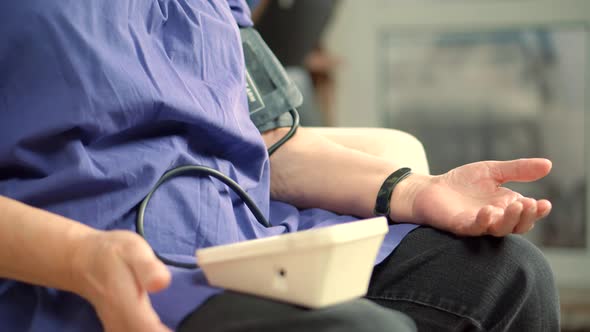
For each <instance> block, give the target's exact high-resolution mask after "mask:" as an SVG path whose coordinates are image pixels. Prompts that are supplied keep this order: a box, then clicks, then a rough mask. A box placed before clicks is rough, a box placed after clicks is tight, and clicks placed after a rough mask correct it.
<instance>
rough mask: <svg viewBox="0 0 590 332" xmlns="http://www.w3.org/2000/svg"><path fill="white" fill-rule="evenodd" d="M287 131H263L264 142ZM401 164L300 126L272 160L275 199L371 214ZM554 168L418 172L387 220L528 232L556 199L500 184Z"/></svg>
mask: <svg viewBox="0 0 590 332" xmlns="http://www.w3.org/2000/svg"><path fill="white" fill-rule="evenodd" d="M286 130H287V129H284V128H281V129H275V130H273V131H269V132H266V133H265V134H264V135H263V137H264V139H265V142H266V144H267V146H268V145H270V144H272V143H274V142H276V141H277V140H278V139H279V138H280V137H282V136H283V135H284V134H285V132H286ZM403 166H405V165H403V164H400V163H399V162H397V161H396V160H391V159H387V158H382V157H378V156H375V155H372V154H369V153H366V152H362V151H358V150H356V149H352V148H349V147H346V146H344V145H342V144H338V143H337V142H335V139H334V138H332V139H328V138H326V137H323V136H321V135H318V134H317V132H314V131H313V130H308V129H306V128H300V129H299V130H298V132H297V134H296V135H295V136H294V137H293V138H292V139H291V140H289V141H288V142H287V143H286V144H285V145H284V146H283V147H281V148H280V149H279V150H278V151H277V152H275V154H273V156H272V157H271V196H272V197H273V198H274V199H277V200H282V201H285V202H289V203H291V204H294V205H295V206H298V207H300V208H307V207H319V208H324V209H328V210H331V211H335V212H338V213H342V214H352V215H356V216H359V217H371V216H372V213H373V212H372V211H373V208H374V204H375V198H376V196H377V192H378V190H379V188H380V186H381V184H382V183H383V181H384V180H385V178H387V176H388V175H389V174H391V173H392V172H393V171H395V170H396V169H398V168H400V167H403ZM550 170H551V162H550V161H549V160H546V159H540V158H534V159H518V160H511V161H482V162H478V163H473V164H468V165H464V166H461V167H458V168H455V169H453V170H450V171H449V172H447V173H445V174H442V175H438V176H432V175H428V174H419V173H416V174H413V175H411V176H409V177H408V178H407V179H405V180H404V181H402V182H400V183H399V184H398V186H396V188H395V190H394V191H393V195H392V198H391V215H390V217H391V218H392V219H393V220H397V221H406V222H413V223H417V224H423V225H429V226H432V227H435V228H438V229H442V230H446V231H449V232H452V233H455V234H458V235H467V236H477V235H484V234H490V235H494V236H504V235H507V234H510V233H525V232H527V231H529V230H530V229H531V228H532V227H533V226H534V223H535V222H536V221H538V220H539V219H541V218H543V217H545V216H546V215H547V214H549V212H550V210H551V203H550V202H549V201H547V200H544V199H542V200H537V199H533V198H527V197H523V196H522V195H520V194H519V193H517V192H514V191H512V190H509V189H507V188H505V187H502V184H504V183H507V182H512V181H516V182H528V181H534V180H537V179H540V178H542V177H544V176H545V175H547V174H548V173H549V171H550Z"/></svg>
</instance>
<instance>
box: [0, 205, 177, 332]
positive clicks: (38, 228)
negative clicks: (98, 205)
mask: <svg viewBox="0 0 590 332" xmlns="http://www.w3.org/2000/svg"><path fill="white" fill-rule="evenodd" d="M0 211H1V212H0V277H2V278H9V279H15V280H20V281H24V282H28V283H31V284H35V285H41V286H46V287H52V288H57V289H62V290H67V291H70V292H74V293H76V294H79V295H80V296H82V297H84V298H86V299H87V300H88V301H89V302H90V303H91V304H92V305H93V306H94V308H95V309H96V312H97V314H98V316H99V318H100V319H101V321H102V323H103V327H104V329H105V330H106V331H153V332H162V331H169V329H168V328H166V327H165V326H164V325H163V324H162V323H161V322H160V320H159V318H158V316H157V314H156V313H155V312H154V310H153V309H152V306H151V304H150V302H149V298H148V292H155V291H158V290H161V289H163V288H165V287H166V286H167V285H168V284H169V282H170V273H169V271H168V270H167V269H166V267H165V266H164V265H163V264H162V263H161V262H160V261H159V260H158V259H157V258H156V257H155V256H154V254H153V252H152V250H151V249H150V247H149V245H148V244H147V243H146V242H145V241H144V240H143V239H142V238H141V237H140V236H139V235H137V234H134V233H131V232H128V231H109V232H105V231H99V230H96V229H93V228H90V227H88V226H86V225H84V224H81V223H79V222H76V221H73V220H70V219H67V218H64V217H61V216H59V215H56V214H53V213H49V212H47V211H43V210H40V209H37V208H34V207H31V206H28V205H25V204H22V203H20V202H17V201H15V200H12V199H9V198H6V197H2V196H0Z"/></svg>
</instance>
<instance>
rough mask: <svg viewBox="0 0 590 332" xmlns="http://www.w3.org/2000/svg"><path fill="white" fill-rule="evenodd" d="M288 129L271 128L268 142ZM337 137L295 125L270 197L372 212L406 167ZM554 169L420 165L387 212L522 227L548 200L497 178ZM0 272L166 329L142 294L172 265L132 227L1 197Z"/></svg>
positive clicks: (121, 323)
mask: <svg viewBox="0 0 590 332" xmlns="http://www.w3.org/2000/svg"><path fill="white" fill-rule="evenodd" d="M284 133H285V130H282V129H279V130H274V131H271V132H267V133H266V134H265V135H264V139H265V142H266V144H267V145H270V144H272V143H273V142H275V141H276V140H278V139H279V138H280V137H282V136H283V135H284ZM337 141H338V137H337V136H332V137H331V138H330V139H328V138H326V137H324V136H321V135H318V134H317V133H314V132H313V131H312V130H307V129H305V128H301V129H300V130H299V131H298V133H297V134H296V135H295V137H294V138H293V139H291V140H290V141H288V142H287V143H286V144H285V145H284V146H283V147H281V148H280V149H279V150H278V151H277V152H276V153H275V154H274V155H273V156H272V158H271V195H272V196H273V198H275V199H279V200H283V201H286V202H290V203H292V204H294V205H296V206H298V207H321V208H325V209H329V210H333V211H336V212H339V213H343V214H352V215H357V216H360V217H370V216H372V210H373V207H374V203H375V197H376V194H377V191H378V189H379V187H380V186H381V183H382V182H383V180H384V179H385V178H386V177H387V176H388V175H389V174H390V173H391V172H393V171H394V170H396V169H397V168H399V167H402V166H405V165H403V164H401V163H400V162H399V161H397V162H396V161H395V160H391V159H389V158H383V157H380V156H375V155H373V154H370V153H367V152H363V151H358V150H356V149H352V148H350V147H347V146H345V145H342V144H338V143H337ZM350 142H351V141H349V144H351V143H350ZM345 144H346V142H345ZM361 150H362V149H361ZM369 152H371V151H370V150H369ZM375 154H379V153H375ZM550 168H551V163H550V162H549V161H548V160H545V159H522V160H514V161H507V162H496V161H488V162H480V163H474V164H469V165H465V166H462V167H459V168H456V169H454V170H451V171H449V172H448V173H445V174H443V175H439V176H431V175H428V174H420V173H416V174H413V175H411V176H410V177H408V178H407V179H406V180H404V181H402V182H401V183H400V184H399V185H398V186H397V187H396V189H395V190H394V192H393V196H392V200H391V207H392V213H391V217H392V218H393V219H394V220H403V221H411V222H415V223H419V224H425V225H430V226H433V227H436V228H440V229H444V230H447V231H450V232H453V233H456V234H461V235H482V234H492V235H495V236H503V235H506V234H509V233H524V232H526V231H528V230H529V229H531V228H532V227H533V225H534V223H535V222H536V221H537V220H539V219H540V218H542V217H544V216H546V215H547V214H548V213H549V211H550V210H551V204H550V203H549V202H548V201H546V200H535V199H532V198H525V197H522V196H521V195H520V194H518V193H515V192H513V191H510V190H508V189H506V188H503V187H501V184H503V183H505V182H508V181H533V180H536V179H538V178H541V177H543V176H545V175H546V174H547V173H548V172H549V170H550ZM0 277H3V278H10V279H15V280H20V281H24V282H28V283H31V284H36V285H41V286H46V287H53V288H58V289H63V290H67V291H71V292H74V293H77V294H79V295H80V296H82V297H84V298H86V299H87V300H88V301H89V302H90V303H91V304H92V305H93V306H94V308H95V309H96V312H97V314H98V316H99V318H100V319H101V322H102V323H103V327H104V329H105V330H106V331H109V332H113V331H148V332H150V331H154V332H156V331H169V330H168V329H167V328H166V327H165V326H164V325H163V324H162V323H161V322H160V320H159V318H158V316H157V314H156V313H155V311H154V310H153V308H152V306H151V304H150V302H149V297H148V293H150V292H156V291H159V290H161V289H164V288H165V287H167V285H168V284H169V283H170V273H169V271H168V270H167V269H166V267H165V266H164V265H163V264H162V263H161V262H160V261H159V260H158V259H157V258H156V257H155V256H154V254H153V251H152V250H151V248H150V247H149V245H148V244H147V243H146V242H145V241H144V240H143V239H142V238H141V237H140V236H138V235H137V234H134V233H132V232H128V231H99V230H95V229H92V228H90V227H88V226H85V225H83V224H81V223H79V222H77V221H74V220H71V219H67V218H64V217H61V216H58V215H55V214H53V213H50V212H47V211H43V210H40V209H36V208H34V207H31V206H27V205H25V204H22V203H20V202H17V201H14V200H12V199H9V198H6V197H1V196H0Z"/></svg>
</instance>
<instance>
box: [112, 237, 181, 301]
mask: <svg viewBox="0 0 590 332" xmlns="http://www.w3.org/2000/svg"><path fill="white" fill-rule="evenodd" d="M122 256H123V259H124V260H125V262H126V263H127V264H128V266H129V268H130V269H131V270H132V271H133V273H134V275H135V278H136V279H137V281H138V282H139V283H140V285H141V286H142V287H143V288H144V289H145V290H147V291H148V292H157V291H159V290H162V289H164V288H166V287H168V285H169V284H170V280H171V276H170V271H169V270H168V268H166V265H164V263H162V262H161V261H160V260H159V259H158V258H157V257H156V255H155V254H154V252H153V250H152V249H151V248H150V246H149V245H148V244H147V243H146V242H145V240H143V239H142V238H140V237H137V239H134V240H133V241H131V242H130V243H128V244H127V246H126V248H125V252H124V253H122Z"/></svg>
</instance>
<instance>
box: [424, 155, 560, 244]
mask: <svg viewBox="0 0 590 332" xmlns="http://www.w3.org/2000/svg"><path fill="white" fill-rule="evenodd" d="M550 170H551V162H550V161H549V160H547V159H518V160H512V161H482V162H477V163H472V164H467V165H464V166H461V167H458V168H455V169H453V170H451V171H449V172H448V173H445V174H443V175H440V176H436V177H434V178H432V179H431V180H430V181H429V183H428V184H427V185H425V186H423V187H422V189H421V190H419V191H418V192H417V193H416V198H415V200H414V205H413V214H414V216H415V217H416V218H417V219H418V220H421V221H422V222H423V223H425V224H428V225H430V226H432V227H435V228H439V229H443V230H447V231H450V232H452V233H455V234H459V235H472V236H476V235H484V234H491V235H494V236H504V235H507V234H510V233H525V232H527V231H529V230H530V229H531V228H532V227H533V226H534V223H535V222H536V221H537V220H539V219H540V218H543V217H545V216H546V215H547V214H549V212H550V211H551V203H550V202H549V201H547V200H536V199H533V198H527V197H523V196H522V195H521V194H519V193H517V192H514V191H512V190H510V189H508V188H505V187H502V186H501V185H502V184H504V183H506V182H529V181H534V180H537V179H540V178H542V177H544V176H545V175H547V174H548V173H549V171H550Z"/></svg>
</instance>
